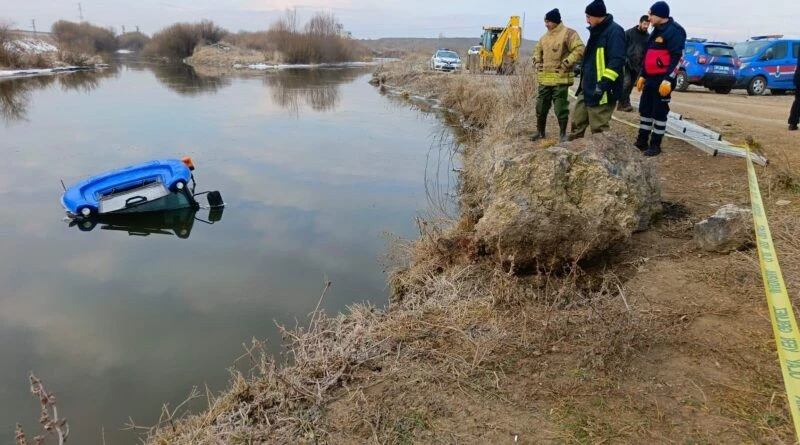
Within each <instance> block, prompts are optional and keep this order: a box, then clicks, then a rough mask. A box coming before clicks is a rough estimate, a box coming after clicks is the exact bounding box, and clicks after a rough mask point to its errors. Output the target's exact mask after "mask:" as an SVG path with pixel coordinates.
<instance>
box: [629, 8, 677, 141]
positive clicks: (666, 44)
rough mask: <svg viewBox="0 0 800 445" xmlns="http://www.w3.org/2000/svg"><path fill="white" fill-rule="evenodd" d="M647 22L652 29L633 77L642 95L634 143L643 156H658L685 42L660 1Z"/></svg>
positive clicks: (651, 10)
mask: <svg viewBox="0 0 800 445" xmlns="http://www.w3.org/2000/svg"><path fill="white" fill-rule="evenodd" d="M650 23H651V24H653V26H654V28H655V29H654V31H653V33H652V34H650V39H649V40H648V41H647V51H646V52H645V54H644V62H643V64H642V71H641V74H640V75H639V78H638V79H637V80H636V89H637V90H638V91H641V92H642V96H641V98H640V99H639V135H638V136H637V137H636V144H635V145H636V147H638V148H639V150H642V151H643V152H644V155H645V156H658V155H659V154H660V153H661V140H662V139H664V133H665V132H666V131H667V116H668V115H669V102H670V99H671V97H672V96H671V93H672V90H673V89H674V88H675V83H676V78H677V75H678V65H679V64H680V61H681V57H682V56H683V49H684V45H685V44H686V31H685V30H684V29H683V28H682V27H681V25H679V24H678V23H677V22H675V20H673V19H672V17H670V15H669V5H667V2H663V1H660V2H655V3H654V4H653V6H651V7H650Z"/></svg>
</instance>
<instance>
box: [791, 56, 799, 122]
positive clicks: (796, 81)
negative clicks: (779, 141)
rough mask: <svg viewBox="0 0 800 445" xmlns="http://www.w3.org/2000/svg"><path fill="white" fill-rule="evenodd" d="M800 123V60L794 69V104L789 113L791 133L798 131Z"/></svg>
mask: <svg viewBox="0 0 800 445" xmlns="http://www.w3.org/2000/svg"><path fill="white" fill-rule="evenodd" d="M799 122H800V60H798V63H797V66H796V67H795V68H794V102H792V111H790V112H789V131H797V124H798V123H799Z"/></svg>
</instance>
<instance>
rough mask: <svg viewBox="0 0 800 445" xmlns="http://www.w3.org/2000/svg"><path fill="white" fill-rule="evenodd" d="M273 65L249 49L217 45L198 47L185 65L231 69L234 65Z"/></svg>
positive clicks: (223, 44)
mask: <svg viewBox="0 0 800 445" xmlns="http://www.w3.org/2000/svg"><path fill="white" fill-rule="evenodd" d="M268 62H269V63H274V62H273V61H272V60H268V59H267V58H266V57H265V54H264V53H262V52H259V51H255V50H251V49H240V48H237V47H235V46H230V45H226V44H225V43H222V42H220V43H217V44H214V45H207V46H200V47H198V48H197V49H195V51H194V53H193V54H192V56H191V57H189V58H188V59H186V63H188V64H189V65H192V66H214V67H221V68H223V67H227V68H231V67H233V66H234V65H236V64H242V65H251V64H258V63H268Z"/></svg>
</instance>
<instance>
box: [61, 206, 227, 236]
mask: <svg viewBox="0 0 800 445" xmlns="http://www.w3.org/2000/svg"><path fill="white" fill-rule="evenodd" d="M223 210H224V208H223V207H217V208H213V209H210V210H209V211H208V214H207V215H201V216H198V215H197V213H198V209H195V208H191V207H189V208H184V209H176V210H167V211H163V212H149V213H139V214H137V213H132V214H131V213H129V214H113V213H111V214H105V215H96V216H94V217H92V218H89V219H74V220H72V221H70V223H69V226H70V227H77V229H78V230H80V231H81V232H91V231H92V230H94V229H96V228H99V229H100V230H110V231H117V232H127V234H128V235H129V236H150V235H169V236H177V237H178V238H183V239H186V238H189V236H190V235H191V234H192V227H194V223H195V222H196V221H197V222H201V223H203V224H209V225H213V224H215V223H217V222H219V221H221V220H222V213H223Z"/></svg>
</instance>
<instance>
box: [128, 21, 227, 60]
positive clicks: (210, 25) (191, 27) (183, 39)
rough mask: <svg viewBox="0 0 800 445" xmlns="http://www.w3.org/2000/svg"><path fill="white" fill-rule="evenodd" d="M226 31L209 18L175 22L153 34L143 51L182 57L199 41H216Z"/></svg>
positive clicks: (148, 53) (221, 37) (163, 55)
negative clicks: (193, 21) (200, 20)
mask: <svg viewBox="0 0 800 445" xmlns="http://www.w3.org/2000/svg"><path fill="white" fill-rule="evenodd" d="M227 34H228V31H226V30H224V29H223V28H220V27H219V26H217V25H215V24H214V22H212V21H210V20H203V21H202V22H200V23H175V24H173V25H170V26H168V27H166V28H164V29H162V30H161V31H159V32H157V33H155V34H153V38H152V39H150V41H149V42H148V43H147V44H146V45H145V48H144V53H145V54H146V55H150V56H160V57H167V58H170V59H184V58H186V57H189V56H191V55H192V53H193V52H194V48H195V47H196V46H197V45H199V44H201V43H217V42H219V41H220V40H222V39H223V38H224V37H225V36H226V35H227Z"/></svg>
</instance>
